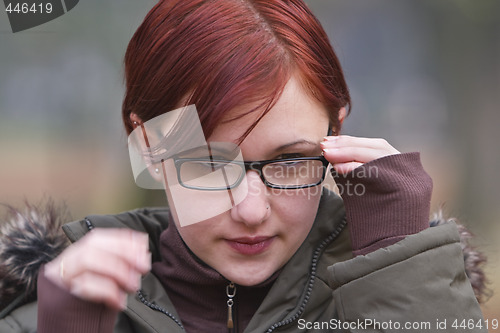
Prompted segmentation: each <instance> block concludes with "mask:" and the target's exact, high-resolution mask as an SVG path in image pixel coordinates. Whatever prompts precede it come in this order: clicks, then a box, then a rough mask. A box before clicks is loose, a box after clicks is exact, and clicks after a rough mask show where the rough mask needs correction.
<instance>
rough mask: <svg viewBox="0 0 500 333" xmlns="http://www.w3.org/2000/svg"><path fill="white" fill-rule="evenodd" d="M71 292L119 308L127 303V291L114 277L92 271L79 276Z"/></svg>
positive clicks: (122, 307)
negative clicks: (110, 277)
mask: <svg viewBox="0 0 500 333" xmlns="http://www.w3.org/2000/svg"><path fill="white" fill-rule="evenodd" d="M70 293H71V294H73V295H75V296H77V297H79V298H81V299H84V300H87V301H91V302H95V303H104V304H106V305H107V306H109V307H111V308H114V309H117V310H124V309H125V308H126V305H127V304H126V302H127V293H126V292H125V291H123V290H122V289H121V288H120V287H119V286H118V285H117V284H116V283H115V282H114V281H113V280H112V279H109V278H107V277H105V276H100V275H95V274H92V273H90V272H86V273H85V274H82V275H80V276H78V277H77V278H76V279H75V280H74V281H73V285H72V286H71V289H70Z"/></svg>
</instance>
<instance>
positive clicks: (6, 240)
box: [0, 200, 70, 319]
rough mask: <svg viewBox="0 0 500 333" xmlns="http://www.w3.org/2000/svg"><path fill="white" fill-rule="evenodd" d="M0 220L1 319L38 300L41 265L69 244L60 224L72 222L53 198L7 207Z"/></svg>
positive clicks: (65, 210) (63, 208)
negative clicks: (38, 280)
mask: <svg viewBox="0 0 500 333" xmlns="http://www.w3.org/2000/svg"><path fill="white" fill-rule="evenodd" d="M5 207H6V208H7V215H6V217H5V219H3V220H0V319H2V318H3V317H4V316H6V315H7V314H8V313H9V312H11V311H12V310H14V309H15V308H17V307H19V306H21V305H23V304H25V303H28V302H31V301H33V300H35V299H36V285H37V276H38V271H39V270H40V267H41V266H42V265H43V264H44V263H47V262H49V261H51V260H52V259H54V258H55V257H56V256H57V255H59V253H61V252H62V251H63V250H64V248H66V247H67V246H68V245H69V240H68V238H67V237H66V235H65V234H64V232H63V231H62V228H61V226H62V225H63V224H64V223H66V222H68V221H70V217H69V214H68V212H67V209H66V208H65V207H64V206H56V205H55V204H54V202H53V201H52V200H46V201H45V202H43V203H41V204H39V205H32V204H29V203H26V204H25V207H24V208H23V209H21V210H20V209H16V208H14V207H12V206H5Z"/></svg>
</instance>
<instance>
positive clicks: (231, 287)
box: [226, 282, 236, 328]
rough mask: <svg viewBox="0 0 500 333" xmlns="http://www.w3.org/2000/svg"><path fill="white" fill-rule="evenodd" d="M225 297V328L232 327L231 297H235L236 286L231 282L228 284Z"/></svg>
mask: <svg viewBox="0 0 500 333" xmlns="http://www.w3.org/2000/svg"><path fill="white" fill-rule="evenodd" d="M226 295H227V298H228V299H227V328H233V327H234V321H233V305H234V300H233V297H234V295H236V286H235V285H234V283H233V282H231V283H229V284H228V285H227V287H226Z"/></svg>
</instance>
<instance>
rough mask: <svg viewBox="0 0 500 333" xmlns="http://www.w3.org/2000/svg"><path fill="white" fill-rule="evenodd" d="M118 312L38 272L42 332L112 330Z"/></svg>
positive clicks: (107, 331) (72, 332)
mask: <svg viewBox="0 0 500 333" xmlns="http://www.w3.org/2000/svg"><path fill="white" fill-rule="evenodd" d="M117 315H118V311H116V310H113V309H111V308H109V307H106V306H105V305H103V304H97V303H93V302H88V301H84V300H82V299H80V298H77V297H75V296H73V295H71V294H70V293H69V292H67V291H65V290H63V289H61V288H60V287H58V286H57V285H55V284H54V283H52V282H51V281H50V280H48V279H47V278H46V277H45V274H44V269H43V268H42V269H41V270H40V272H39V274H38V331H37V332H38V333H54V332H65V333H112V332H113V327H114V323H115V321H116V317H117Z"/></svg>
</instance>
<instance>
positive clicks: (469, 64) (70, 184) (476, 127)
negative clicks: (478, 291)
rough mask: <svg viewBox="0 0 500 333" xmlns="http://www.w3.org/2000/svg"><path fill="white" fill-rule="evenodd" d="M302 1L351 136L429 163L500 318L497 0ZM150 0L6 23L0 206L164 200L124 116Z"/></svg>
mask: <svg viewBox="0 0 500 333" xmlns="http://www.w3.org/2000/svg"><path fill="white" fill-rule="evenodd" d="M307 2H308V4H309V5H310V7H311V9H312V10H313V12H315V13H316V14H317V16H318V18H319V19H320V21H321V22H322V23H323V25H324V27H325V29H326V30H327V32H328V34H329V36H330V39H331V42H332V43H333V45H334V48H335V50H336V51H337V53H338V56H339V58H340V61H341V63H342V64H343V67H344V71H345V75H346V78H347V81H348V84H349V86H350V89H351V94H352V99H353V106H352V113H351V115H350V116H349V117H348V119H347V120H346V122H345V127H344V130H343V131H344V133H345V134H350V135H357V136H367V137H384V138H386V139H387V140H388V141H389V142H390V143H392V144H393V145H394V146H395V147H396V148H398V149H399V150H401V151H420V152H421V154H422V160H423V163H424V166H425V168H426V170H427V171H428V172H429V173H430V174H431V176H432V178H433V179H434V194H433V201H432V209H433V210H437V209H439V208H440V207H442V208H443V209H444V211H445V213H446V215H449V216H455V217H458V218H459V219H460V220H461V222H462V223H463V224H465V225H467V226H468V228H469V229H470V230H472V231H473V233H474V234H475V235H476V237H475V244H476V245H477V246H478V247H479V248H480V249H481V250H483V251H484V252H485V253H486V254H487V255H488V260H489V263H488V266H487V272H488V278H489V281H490V284H489V287H490V289H491V290H492V291H493V292H495V291H496V294H495V293H494V294H493V296H492V297H491V298H490V299H489V301H488V302H487V303H485V304H484V305H483V311H484V313H485V317H486V318H489V319H499V320H500V310H499V309H500V295H497V294H498V293H500V265H499V264H500V256H499V250H500V247H499V246H498V241H499V240H500V200H499V198H500V177H499V176H498V172H499V171H500V154H499V147H498V146H499V142H500V140H499V139H500V134H499V133H498V131H499V124H500V112H499V110H500V108H499V105H500V1H496V0H481V1H469V0H440V1H435V0H421V1H410V0H371V1H362V0H349V1H348V0H342V1H340V0H335V1H331V0H322V1H320V0H309V1H307ZM154 3H155V1H151V0H148V1H146V0H143V1H131V0H125V1H124V0H121V1H106V0H104V1H102V0H85V1H81V2H80V3H79V4H78V5H77V6H76V7H75V8H74V9H73V10H72V11H70V12H68V13H67V14H65V15H64V16H62V17H60V18H58V19H55V20H54V21H51V22H49V23H46V24H44V25H42V26H39V27H36V28H33V29H31V30H28V31H24V32H19V33H16V34H13V33H12V32H11V29H10V26H9V22H8V18H7V15H6V13H5V12H4V11H3V10H2V11H1V12H0V202H1V203H8V204H12V205H17V206H20V205H21V204H22V202H23V201H24V200H25V199H27V200H30V201H33V202H39V201H40V200H42V199H43V198H46V197H48V196H50V197H53V198H54V199H55V200H56V201H57V202H65V203H66V204H67V206H68V207H69V209H70V211H71V214H72V216H73V218H74V219H79V218H82V217H84V216H85V215H87V214H100V213H103V214H108V213H117V212H120V211H123V210H128V209H132V208H136V207H140V206H152V205H164V204H165V203H166V199H165V197H164V195H163V193H162V192H161V191H146V190H141V189H139V188H137V187H136V186H135V184H134V182H133V179H132V173H131V170H130V165H129V160H128V153H127V146H126V139H127V138H126V135H125V134H124V131H123V130H122V127H121V115H120V108H121V100H122V98H123V94H124V86H123V75H122V74H123V66H122V60H123V55H124V53H125V49H126V46H127V43H128V40H129V39H130V38H131V36H132V34H133V33H134V31H135V29H136V28H137V26H138V25H139V24H140V23H141V21H142V19H143V17H144V16H145V14H146V13H147V11H148V10H149V9H150V8H151V7H152V6H153V5H154ZM0 213H2V211H0ZM490 331H493V330H490Z"/></svg>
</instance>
